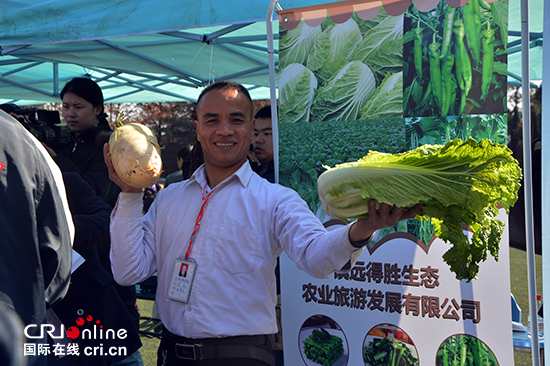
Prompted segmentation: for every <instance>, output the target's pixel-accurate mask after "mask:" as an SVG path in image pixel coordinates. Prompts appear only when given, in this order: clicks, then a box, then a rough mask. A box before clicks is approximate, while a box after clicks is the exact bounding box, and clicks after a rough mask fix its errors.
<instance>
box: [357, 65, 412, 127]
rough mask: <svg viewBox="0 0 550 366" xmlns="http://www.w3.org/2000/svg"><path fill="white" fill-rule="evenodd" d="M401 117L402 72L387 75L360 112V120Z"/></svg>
mask: <svg viewBox="0 0 550 366" xmlns="http://www.w3.org/2000/svg"><path fill="white" fill-rule="evenodd" d="M401 117H403V71H400V72H397V73H395V74H393V75H388V76H386V78H385V79H384V80H383V81H382V84H380V86H379V87H378V88H376V92H375V93H374V96H373V97H372V98H370V99H369V100H368V102H367V103H366V104H365V106H364V107H363V109H362V110H361V119H384V118H401Z"/></svg>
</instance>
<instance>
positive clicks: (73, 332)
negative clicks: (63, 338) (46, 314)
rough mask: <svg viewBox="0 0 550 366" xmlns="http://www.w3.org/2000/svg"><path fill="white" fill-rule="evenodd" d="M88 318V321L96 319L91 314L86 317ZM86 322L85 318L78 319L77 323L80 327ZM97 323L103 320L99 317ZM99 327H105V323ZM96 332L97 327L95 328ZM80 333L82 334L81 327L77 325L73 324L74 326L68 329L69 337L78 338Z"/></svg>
mask: <svg viewBox="0 0 550 366" xmlns="http://www.w3.org/2000/svg"><path fill="white" fill-rule="evenodd" d="M86 320H87V321H88V322H92V321H93V320H94V318H93V317H92V316H91V315H88V316H87V317H86ZM84 323H85V321H84V318H78V319H76V325H78V326H79V327H81V326H83V325H84ZM95 323H96V324H97V325H99V323H101V322H100V321H99V319H97V320H96V321H95ZM94 328H95V326H94ZM99 328H100V329H101V328H103V325H99ZM94 333H95V329H94ZM79 335H80V329H78V328H77V327H75V326H73V327H70V328H69V329H67V337H69V338H71V339H76V338H78V336H79ZM94 338H95V337H94Z"/></svg>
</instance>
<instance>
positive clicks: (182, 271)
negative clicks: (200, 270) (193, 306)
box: [166, 257, 197, 303]
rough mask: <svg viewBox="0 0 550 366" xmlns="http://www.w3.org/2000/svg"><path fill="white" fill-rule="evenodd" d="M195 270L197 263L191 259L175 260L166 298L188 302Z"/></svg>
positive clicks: (181, 258) (180, 258)
mask: <svg viewBox="0 0 550 366" xmlns="http://www.w3.org/2000/svg"><path fill="white" fill-rule="evenodd" d="M196 270H197V263H196V262H195V260H194V259H193V258H188V259H184V258H183V257H179V258H177V259H176V260H175V261H174V267H173V268H172V279H171V280H170V285H169V286H170V287H169V289H168V292H167V295H166V297H167V298H169V299H172V300H176V301H180V302H183V303H187V302H189V295H190V294H191V286H193V280H194V279H195V272H196Z"/></svg>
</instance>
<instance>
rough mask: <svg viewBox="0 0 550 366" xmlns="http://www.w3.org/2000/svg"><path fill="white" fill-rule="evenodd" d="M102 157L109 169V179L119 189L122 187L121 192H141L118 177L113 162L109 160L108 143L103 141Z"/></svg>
mask: <svg viewBox="0 0 550 366" xmlns="http://www.w3.org/2000/svg"><path fill="white" fill-rule="evenodd" d="M103 158H104V159H105V164H106V165H107V169H109V179H111V180H112V181H113V182H114V183H115V184H116V185H117V186H119V187H120V189H122V192H128V193H141V192H142V191H143V190H142V189H141V188H134V187H132V186H129V185H128V184H126V183H124V182H123V181H122V179H120V177H119V176H118V174H117V173H116V171H115V168H114V167H113V162H112V161H111V153H110V152H109V144H108V143H105V144H104V145H103Z"/></svg>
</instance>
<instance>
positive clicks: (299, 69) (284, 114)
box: [279, 63, 317, 123]
mask: <svg viewBox="0 0 550 366" xmlns="http://www.w3.org/2000/svg"><path fill="white" fill-rule="evenodd" d="M316 89H317V79H316V78H315V75H314V74H313V72H311V70H309V69H308V68H306V67H305V66H304V65H302V64H298V63H293V64H290V65H288V66H287V67H285V68H284V69H283V70H282V71H281V72H280V74H279V93H280V95H279V100H280V104H279V105H280V121H281V122H283V123H284V122H287V123H294V122H308V121H309V117H310V110H311V105H312V103H313V97H314V95H315V90H316Z"/></svg>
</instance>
